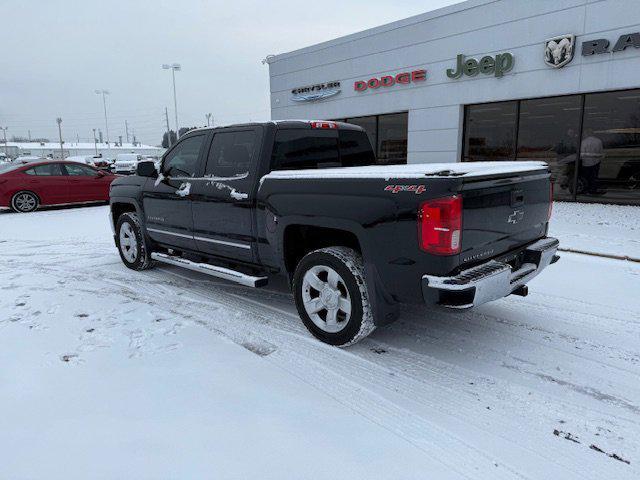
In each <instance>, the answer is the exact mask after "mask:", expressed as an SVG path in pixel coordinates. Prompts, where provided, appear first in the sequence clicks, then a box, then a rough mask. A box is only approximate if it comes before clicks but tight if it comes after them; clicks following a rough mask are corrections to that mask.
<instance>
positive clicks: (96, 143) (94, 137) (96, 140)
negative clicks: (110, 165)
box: [93, 128, 98, 157]
mask: <svg viewBox="0 0 640 480" xmlns="http://www.w3.org/2000/svg"><path fill="white" fill-rule="evenodd" d="M93 146H94V147H95V149H96V157H97V156H98V139H97V138H96V129H95V128H94V129H93Z"/></svg>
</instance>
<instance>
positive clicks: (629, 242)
mask: <svg viewBox="0 0 640 480" xmlns="http://www.w3.org/2000/svg"><path fill="white" fill-rule="evenodd" d="M550 234H551V235H554V236H556V237H558V238H560V241H561V243H562V248H567V249H571V250H576V251H581V252H589V253H599V254H605V255H612V256H617V257H630V258H633V259H636V260H640V207H633V206H626V205H599V204H595V203H568V202H556V203H554V205H553V216H552V217H551V229H550Z"/></svg>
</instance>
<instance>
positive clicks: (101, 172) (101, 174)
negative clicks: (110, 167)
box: [96, 170, 106, 178]
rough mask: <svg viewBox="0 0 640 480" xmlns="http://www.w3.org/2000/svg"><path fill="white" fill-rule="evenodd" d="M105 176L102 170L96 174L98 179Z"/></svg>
mask: <svg viewBox="0 0 640 480" xmlns="http://www.w3.org/2000/svg"><path fill="white" fill-rule="evenodd" d="M105 175H106V173H105V172H103V171H102V170H98V173H96V177H98V178H102V177H104V176H105Z"/></svg>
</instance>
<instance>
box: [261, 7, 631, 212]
mask: <svg viewBox="0 0 640 480" xmlns="http://www.w3.org/2000/svg"><path fill="white" fill-rule="evenodd" d="M267 61H268V63H269V74H270V84H271V114H272V118H273V119H274V120H277V119H285V118H308V119H326V120H342V121H344V120H346V121H348V122H350V123H355V124H358V125H361V126H362V127H363V128H364V129H366V131H367V133H368V134H369V137H370V139H371V142H372V145H373V146H374V148H375V150H376V154H377V161H378V162H379V163H381V164H398V163H430V162H459V161H465V162H466V161H469V162H473V161H503V160H542V161H545V162H547V163H548V164H549V166H550V169H551V171H552V173H553V179H554V187H555V196H556V198H557V199H561V200H577V201H590V202H604V203H620V204H632V205H634V204H635V205H640V1H638V0H535V1H532V0H468V1H466V2H463V3H459V4H456V5H453V6H450V7H447V8H443V9H439V10H435V11H432V12H428V13H425V14H422V15H418V16H415V17H411V18H407V19H405V20H401V21H398V22H394V23H390V24H388V25H383V26H380V27H376V28H373V29H370V30H366V31H363V32H359V33H355V34H352V35H348V36H346V37H342V38H338V39H334V40H330V41H327V42H324V43H321V44H318V45H313V46H310V47H307V48H303V49H300V50H296V51H293V52H289V53H284V54H281V55H276V56H269V57H268V58H267Z"/></svg>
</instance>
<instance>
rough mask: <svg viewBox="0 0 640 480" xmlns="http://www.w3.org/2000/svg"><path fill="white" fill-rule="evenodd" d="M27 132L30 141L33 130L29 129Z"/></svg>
mask: <svg viewBox="0 0 640 480" xmlns="http://www.w3.org/2000/svg"><path fill="white" fill-rule="evenodd" d="M27 134H28V135H29V141H31V130H27Z"/></svg>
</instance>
